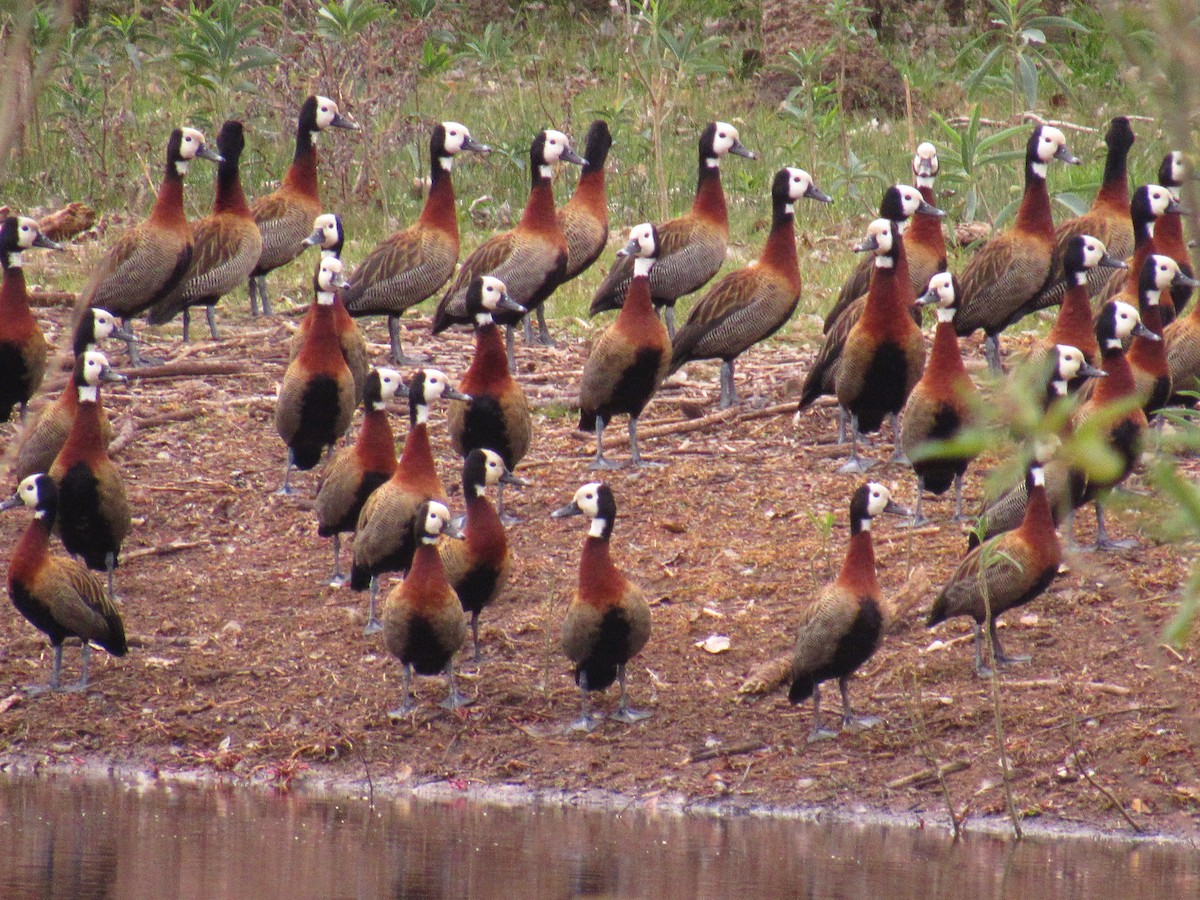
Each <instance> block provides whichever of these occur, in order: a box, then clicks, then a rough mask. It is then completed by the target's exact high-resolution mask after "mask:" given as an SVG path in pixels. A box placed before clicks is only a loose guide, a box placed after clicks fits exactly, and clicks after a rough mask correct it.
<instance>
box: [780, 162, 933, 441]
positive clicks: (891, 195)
mask: <svg viewBox="0 0 1200 900" xmlns="http://www.w3.org/2000/svg"><path fill="white" fill-rule="evenodd" d="M919 210H924V211H923V212H921V218H922V219H931V220H940V219H941V218H943V217H944V216H945V212H943V211H942V210H940V209H938V208H937V207H936V206H932V205H930V203H929V201H927V200H926V199H925V195H924V193H923V192H922V191H921V190H919V189H917V188H913V187H910V186H908V185H906V184H897V185H893V186H892V187H890V188H888V189H887V190H886V191H884V193H883V200H882V201H881V202H880V204H879V212H880V216H879V217H880V218H881V219H889V220H891V221H893V222H896V223H897V225H898V227H899V230H900V233H901V234H903V233H904V232H905V229H906V227H907V223H908V221H909V219H911V218H912V217H914V216H916V215H917V213H918V211H919ZM935 225H936V226H937V228H938V230H939V232H940V230H941V225H940V224H939V223H938V222H937V221H935ZM925 230H926V229H924V228H921V229H919V230H918V236H920V235H921V234H922V233H923V232H925ZM925 243H926V244H928V238H926V239H925ZM944 246H945V242H944V239H943V247H944ZM858 268H859V269H860V270H861V269H862V266H859V267H858ZM874 268H875V264H874V256H873V255H872V254H867V269H868V270H871V269H874ZM943 268H944V266H943ZM895 269H896V272H897V276H898V277H899V278H900V282H901V288H902V291H903V296H902V302H903V303H904V304H905V305H906V306H907V307H909V308H911V314H912V320H913V323H914V324H916V325H917V326H918V327H920V321H921V313H920V311H919V310H918V309H917V308H916V307H915V306H913V305H912V304H913V302H914V301H915V300H916V297H917V292H920V293H924V292H925V288H926V286H927V285H928V283H929V280H928V279H926V280H925V281H924V282H921V283H920V284H916V283H914V282H913V279H912V269H911V267H910V266H909V264H908V242H907V241H905V242H904V243H903V245H902V246H901V248H900V251H899V255H898V256H897V257H896V265H895ZM931 277H932V276H931ZM851 280H853V277H852V279H851ZM906 280H907V284H908V287H907V288H904V287H903V285H904V283H905V281H906ZM861 283H862V285H863V286H864V289H866V288H867V287H869V278H864V279H863V280H862V282H861ZM853 290H854V288H853V286H850V287H849V288H846V287H844V288H843V292H844V294H843V296H845V297H850V294H851V292H852V291H853ZM840 303H841V300H839V304H840ZM839 304H835V306H834V308H833V309H832V310H831V311H830V312H829V315H828V316H827V317H826V319H825V330H826V335H825V338H824V340H823V341H822V343H821V347H820V349H819V350H818V351H817V357H816V360H815V361H814V362H813V366H812V368H811V369H810V370H809V373H808V375H807V376H806V377H805V380H804V386H803V388H802V389H801V392H800V397H801V399H800V408H801V409H803V408H805V407H807V406H808V405H810V404H811V403H813V402H814V401H815V400H816V399H817V398H818V397H820V396H822V395H823V394H829V395H836V394H837V383H836V382H837V370H838V364H839V363H840V361H841V357H842V350H843V349H844V348H845V346H846V337H847V335H849V334H850V329H852V328H853V327H854V326H855V325H856V324H857V323H858V320H859V319H861V318H862V314H863V309H864V308H865V307H866V305H867V296H866V294H865V293H864V294H862V295H861V296H856V297H852V298H851V299H850V302H848V303H846V304H845V305H839ZM845 440H846V414H845V410H843V409H841V408H840V407H839V409H838V439H837V442H838V443H839V444H842V443H845Z"/></svg>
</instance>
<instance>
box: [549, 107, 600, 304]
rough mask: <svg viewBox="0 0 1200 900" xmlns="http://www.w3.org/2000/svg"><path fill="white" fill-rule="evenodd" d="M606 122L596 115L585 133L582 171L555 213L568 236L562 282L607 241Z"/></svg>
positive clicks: (590, 260)
mask: <svg viewBox="0 0 1200 900" xmlns="http://www.w3.org/2000/svg"><path fill="white" fill-rule="evenodd" d="M612 143H613V139H612V134H611V133H610V132H609V130H608V123H607V122H605V121H604V120H603V119H596V120H595V121H594V122H592V124H591V125H590V126H589V127H588V131H587V135H586V136H585V137H584V143H583V158H584V159H585V160H587V162H586V163H584V166H583V171H582V172H580V174H579V183H578V184H577V185H576V186H575V193H573V194H572V195H571V199H570V200H568V201H567V202H566V203H565V204H564V205H563V207H562V209H560V210H559V211H558V213H557V215H558V224H559V225H560V226H561V227H562V230H563V235H565V236H566V239H567V274H566V276H564V278H563V283H564V284H565V283H566V282H568V281H570V280H571V279H573V278H577V277H578V276H579V275H581V274H582V273H583V272H585V271H586V270H587V269H588V267H590V266H591V264H592V263H594V262H595V261H596V260H597V259H598V258H599V257H600V254H601V253H602V252H604V248H605V246H606V245H607V244H608V194H607V193H606V191H605V178H604V165H605V163H607V162H608V151H609V149H610V148H611V147H612Z"/></svg>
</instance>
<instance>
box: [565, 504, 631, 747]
mask: <svg viewBox="0 0 1200 900" xmlns="http://www.w3.org/2000/svg"><path fill="white" fill-rule="evenodd" d="M578 515H584V516H587V517H588V518H589V519H591V525H590V526H589V527H588V533H587V537H585V538H584V540H583V553H582V555H581V557H580V560H579V586H578V587H577V588H576V589H575V593H574V596H573V597H572V598H571V603H570V605H569V606H568V607H567V613H566V616H565V617H564V618H563V623H562V643H561V647H562V652H563V655H564V656H566V657H567V659H568V660H570V661H571V663H572V664H574V666H575V683H576V684H577V685H578V686H579V693H580V698H581V712H580V716H579V719H577V720H576V721H575V722H574V723H572V724H571V725H570V726H569V728H570V730H572V731H592V730H593V729H595V728H596V726H597V725H599V721H598V720H597V719H596V717H594V716H593V715H592V711H591V701H590V698H589V695H590V694H591V693H592V692H594V691H602V690H604V689H605V688H607V687H608V686H609V685H611V684H612V683H613V682H614V681H619V682H620V685H621V699H620V702H619V704H618V706H617V710H616V712H614V713H612V714H611V718H613V719H615V720H616V721H618V722H624V723H626V724H633V723H635V722H640V721H642V720H643V719H647V718H649V717H650V716H651V713H648V712H644V711H639V710H635V709H633V708H632V707H630V705H629V693H628V690H627V686H626V675H625V666H626V665H627V664H628V663H629V660H631V659H633V657H635V656H637V655H638V654H639V653H640V652H641V651H642V649H643V648H644V647H645V646H646V642H647V641H649V639H650V605H649V604H648V603H647V602H646V596H645V594H644V593H643V592H642V589H641V588H640V587H638V586H637V585H636V584H634V583H633V582H632V581H630V580H629V579H628V578H627V577H626V576H625V575H624V573H623V572H621V570H620V569H618V568H617V567H616V565H614V564H613V561H612V556H611V554H610V552H609V540H610V539H611V538H612V531H613V525H614V523H615V522H616V518H617V501H616V497H615V496H614V494H613V491H612V488H611V487H609V486H608V485H607V484H604V483H603V482H599V481H593V482H590V483H588V484H585V485H583V486H582V487H581V488H579V490H577V491H576V492H575V496H574V498H573V499H572V500H571V502H570V503H568V504H567V505H566V506H564V507H561V508H560V509H556V510H555V511H554V512H553V513H551V516H552V517H554V518H563V517H566V516H578Z"/></svg>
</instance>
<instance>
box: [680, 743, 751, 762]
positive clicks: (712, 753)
mask: <svg viewBox="0 0 1200 900" xmlns="http://www.w3.org/2000/svg"><path fill="white" fill-rule="evenodd" d="M766 746H767V745H766V744H764V743H763V742H762V741H745V742H743V743H741V744H734V745H733V746H732V747H706V748H705V749H704V750H697V751H696V752H695V753H690V754H688V758H687V759H685V760H684V764H685V765H686V764H687V763H697V762H704V760H706V759H716V758H717V757H718V756H738V755H739V754H742V753H754V752H755V751H758V750H762V749H764V748H765V747H766Z"/></svg>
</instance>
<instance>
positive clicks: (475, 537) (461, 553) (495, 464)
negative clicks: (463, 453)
mask: <svg viewBox="0 0 1200 900" xmlns="http://www.w3.org/2000/svg"><path fill="white" fill-rule="evenodd" d="M507 472H508V469H506V468H505V466H504V460H503V459H501V458H500V454H499V453H494V452H493V451H491V450H479V449H476V450H472V451H471V452H470V453H468V454H467V460H466V462H464V463H463V474H462V486H463V498H464V500H465V502H466V506H467V520H466V527H465V529H464V531H463V539H462V540H454V539H451V540H444V541H442V543H441V545H440V546H439V550H440V552H441V554H442V564H443V565H444V566H445V567H446V579H447V580H448V581H449V582H450V586H451V587H452V588H454V591H455V593H457V594H458V599H459V602H460V603H461V604H462V608H463V611H464V612H466V613H468V614H469V615H470V616H471V634H472V636H473V638H474V642H475V661H476V662H478V661H479V659H480V654H479V614H480V613H481V612H482V611H483V609H484V607H486V606H490V605H491V603H492V602H493V601H494V600H495V599H496V598H497V597H499V596H500V592H501V591H502V590H504V586H505V585H506V584H507V583H508V574H509V572H510V571H511V570H512V554H511V553H510V552H509V550H508V538H507V537H506V536H505V534H504V524H503V523H502V522H501V521H500V516H499V514H498V513H497V512H496V510H495V508H494V507H493V506H492V504H491V503H490V502H488V499H487V493H486V491H487V488H488V487H490V486H492V485H494V484H499V483H500V480H501V479H502V478H503V477H504V476H505V474H506V473H507Z"/></svg>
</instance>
